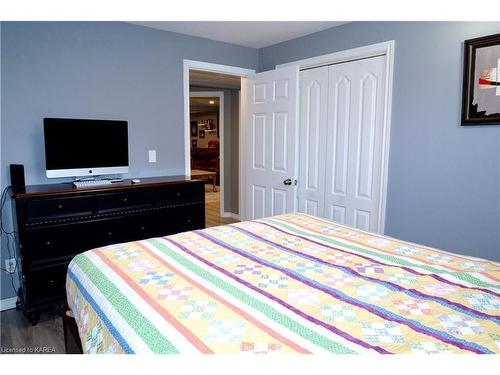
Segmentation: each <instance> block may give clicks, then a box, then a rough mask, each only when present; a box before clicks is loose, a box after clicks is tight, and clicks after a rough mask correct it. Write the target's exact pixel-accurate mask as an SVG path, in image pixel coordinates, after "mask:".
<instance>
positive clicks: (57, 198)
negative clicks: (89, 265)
mask: <svg viewBox="0 0 500 375" xmlns="http://www.w3.org/2000/svg"><path fill="white" fill-rule="evenodd" d="M13 199H14V202H15V204H13V205H12V206H13V215H14V223H15V225H16V231H17V232H18V236H19V249H18V254H17V255H18V259H17V261H18V264H19V265H20V269H19V276H20V288H19V292H18V297H19V302H20V304H19V306H18V307H19V308H22V310H23V312H24V314H25V315H26V316H27V318H28V319H29V320H30V322H31V323H32V324H36V323H37V322H38V319H39V312H40V311H41V310H43V309H46V308H50V307H54V306H60V305H61V304H62V303H63V302H64V300H65V281H66V271H67V267H68V264H69V262H70V261H71V259H72V258H73V257H74V256H75V255H76V254H79V253H81V252H83V251H86V250H89V249H92V248H95V247H99V246H105V245H110V244H113V243H120V242H128V241H135V240H140V239H145V238H150V237H159V236H165V235H169V234H173V233H178V232H183V231H188V230H193V229H200V228H204V227H205V190H204V183H203V182H202V181H191V180H189V179H187V178H186V177H184V176H175V177H155V178H142V179H141V182H140V183H137V184H132V182H131V180H125V181H124V182H123V183H116V184H112V185H106V186H100V187H92V188H88V189H76V188H74V187H73V186H72V185H71V184H50V185H36V186H35V185H33V186H27V187H26V192H24V193H17V194H13Z"/></svg>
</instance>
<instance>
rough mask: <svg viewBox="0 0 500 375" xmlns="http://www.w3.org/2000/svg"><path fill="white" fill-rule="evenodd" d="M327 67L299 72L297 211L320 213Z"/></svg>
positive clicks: (322, 212)
mask: <svg viewBox="0 0 500 375" xmlns="http://www.w3.org/2000/svg"><path fill="white" fill-rule="evenodd" d="M327 106H328V67H321V68H316V69H310V70H305V71H302V72H301V73H300V132H299V134H300V136H299V150H300V151H299V153H300V158H299V160H300V162H299V176H300V177H299V182H298V207H299V211H301V212H306V213H308V214H311V215H316V216H324V215H325V211H324V207H325V204H324V193H325V190H324V189H325V173H324V171H325V151H326V133H327V128H326V122H327Z"/></svg>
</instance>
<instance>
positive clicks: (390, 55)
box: [276, 40, 395, 233]
mask: <svg viewBox="0 0 500 375" xmlns="http://www.w3.org/2000/svg"><path fill="white" fill-rule="evenodd" d="M394 47H395V42H394V40H390V41H386V42H381V43H376V44H371V45H368V46H363V47H358V48H352V49H348V50H345V51H339V52H334V53H329V54H327V55H321V56H316V57H311V58H308V59H302V60H297V61H292V62H289V63H286V64H280V65H276V68H283V67H286V66H291V65H298V66H299V69H300V70H304V69H311V68H317V67H320V66H324V65H331V64H339V63H342V62H347V61H352V60H356V59H365V58H370V57H375V56H382V55H385V56H386V70H385V72H386V74H385V98H384V119H383V125H382V126H383V139H382V160H383V161H382V170H381V174H382V178H381V182H380V185H381V186H380V195H381V196H380V200H379V202H380V203H379V204H380V206H379V210H378V212H379V217H378V223H379V225H378V233H384V231H385V213H386V205H387V181H388V174H389V149H390V140H391V114H392V89H393V77H394Z"/></svg>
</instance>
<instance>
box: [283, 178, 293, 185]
mask: <svg viewBox="0 0 500 375" xmlns="http://www.w3.org/2000/svg"><path fill="white" fill-rule="evenodd" d="M283 184H285V185H288V186H290V185H291V184H292V179H291V178H287V179H286V180H284V181H283Z"/></svg>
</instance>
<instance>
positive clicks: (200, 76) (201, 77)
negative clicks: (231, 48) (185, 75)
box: [189, 70, 241, 90]
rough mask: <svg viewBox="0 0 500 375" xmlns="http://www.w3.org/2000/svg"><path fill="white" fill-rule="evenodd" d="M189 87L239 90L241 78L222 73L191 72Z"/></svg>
mask: <svg viewBox="0 0 500 375" xmlns="http://www.w3.org/2000/svg"><path fill="white" fill-rule="evenodd" d="M189 85H190V86H199V87H214V88H220V89H232V90H239V89H240V86H241V77H238V76H230V75H227V74H220V73H212V72H203V71H200V70H190V71H189Z"/></svg>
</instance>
